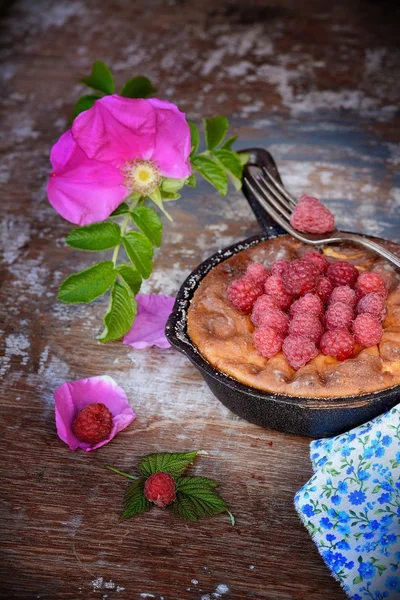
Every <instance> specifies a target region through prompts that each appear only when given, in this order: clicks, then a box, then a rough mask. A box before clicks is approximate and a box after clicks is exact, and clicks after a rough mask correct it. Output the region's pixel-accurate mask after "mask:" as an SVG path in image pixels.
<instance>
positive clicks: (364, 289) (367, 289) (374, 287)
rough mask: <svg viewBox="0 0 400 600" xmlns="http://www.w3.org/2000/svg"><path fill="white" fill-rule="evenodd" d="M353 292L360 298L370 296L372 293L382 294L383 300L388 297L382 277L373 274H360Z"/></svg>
mask: <svg viewBox="0 0 400 600" xmlns="http://www.w3.org/2000/svg"><path fill="white" fill-rule="evenodd" d="M355 290H356V292H357V294H358V295H359V297H360V298H362V297H363V296H366V295H367V294H372V293H373V292H374V293H377V294H382V296H384V297H385V298H387V295H388V289H387V287H386V285H385V282H384V281H383V279H382V277H381V276H380V275H379V274H378V273H374V272H367V273H361V275H360V276H359V278H358V279H357V283H356V285H355Z"/></svg>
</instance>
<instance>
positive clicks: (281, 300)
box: [264, 275, 293, 310]
mask: <svg viewBox="0 0 400 600" xmlns="http://www.w3.org/2000/svg"><path fill="white" fill-rule="evenodd" d="M264 292H265V293H266V294H268V295H269V296H272V297H273V299H274V300H275V302H276V305H277V307H278V308H280V309H281V310H289V307H290V305H291V304H292V300H293V297H292V296H291V295H290V294H288V293H287V292H286V291H285V289H284V287H283V281H282V277H280V276H279V275H271V277H268V279H267V281H266V282H265V283H264Z"/></svg>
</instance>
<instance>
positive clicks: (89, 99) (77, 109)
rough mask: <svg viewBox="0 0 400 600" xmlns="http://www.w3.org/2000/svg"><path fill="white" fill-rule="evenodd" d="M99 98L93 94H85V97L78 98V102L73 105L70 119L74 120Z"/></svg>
mask: <svg viewBox="0 0 400 600" xmlns="http://www.w3.org/2000/svg"><path fill="white" fill-rule="evenodd" d="M99 98H101V96H96V95H95V94H87V95H86V96H82V97H81V98H79V100H78V102H77V103H76V104H75V106H74V108H73V111H72V118H73V119H75V117H77V116H78V115H80V114H81V112H83V111H85V110H89V108H92V106H93V104H94V103H95V102H96V100H98V99H99Z"/></svg>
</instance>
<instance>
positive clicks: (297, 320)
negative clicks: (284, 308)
mask: <svg viewBox="0 0 400 600" xmlns="http://www.w3.org/2000/svg"><path fill="white" fill-rule="evenodd" d="M322 333H323V329H322V325H321V322H320V320H319V319H318V317H316V316H314V315H312V314H310V313H306V312H298V313H296V314H295V315H294V317H293V319H292V320H291V322H290V324H289V334H290V335H296V336H304V337H306V338H308V339H310V340H312V341H313V342H315V343H318V342H319V340H320V338H321V335H322Z"/></svg>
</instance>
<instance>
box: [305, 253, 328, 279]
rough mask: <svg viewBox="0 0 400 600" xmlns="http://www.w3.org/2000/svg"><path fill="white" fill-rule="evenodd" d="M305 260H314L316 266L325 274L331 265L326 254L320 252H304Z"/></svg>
mask: <svg viewBox="0 0 400 600" xmlns="http://www.w3.org/2000/svg"><path fill="white" fill-rule="evenodd" d="M303 260H308V261H310V262H312V264H313V265H314V267H317V269H318V271H319V272H320V273H321V275H323V274H324V273H325V271H326V270H327V268H328V267H329V262H328V261H327V259H326V258H325V256H323V255H322V254H320V253H319V252H307V254H304V256H303Z"/></svg>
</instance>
